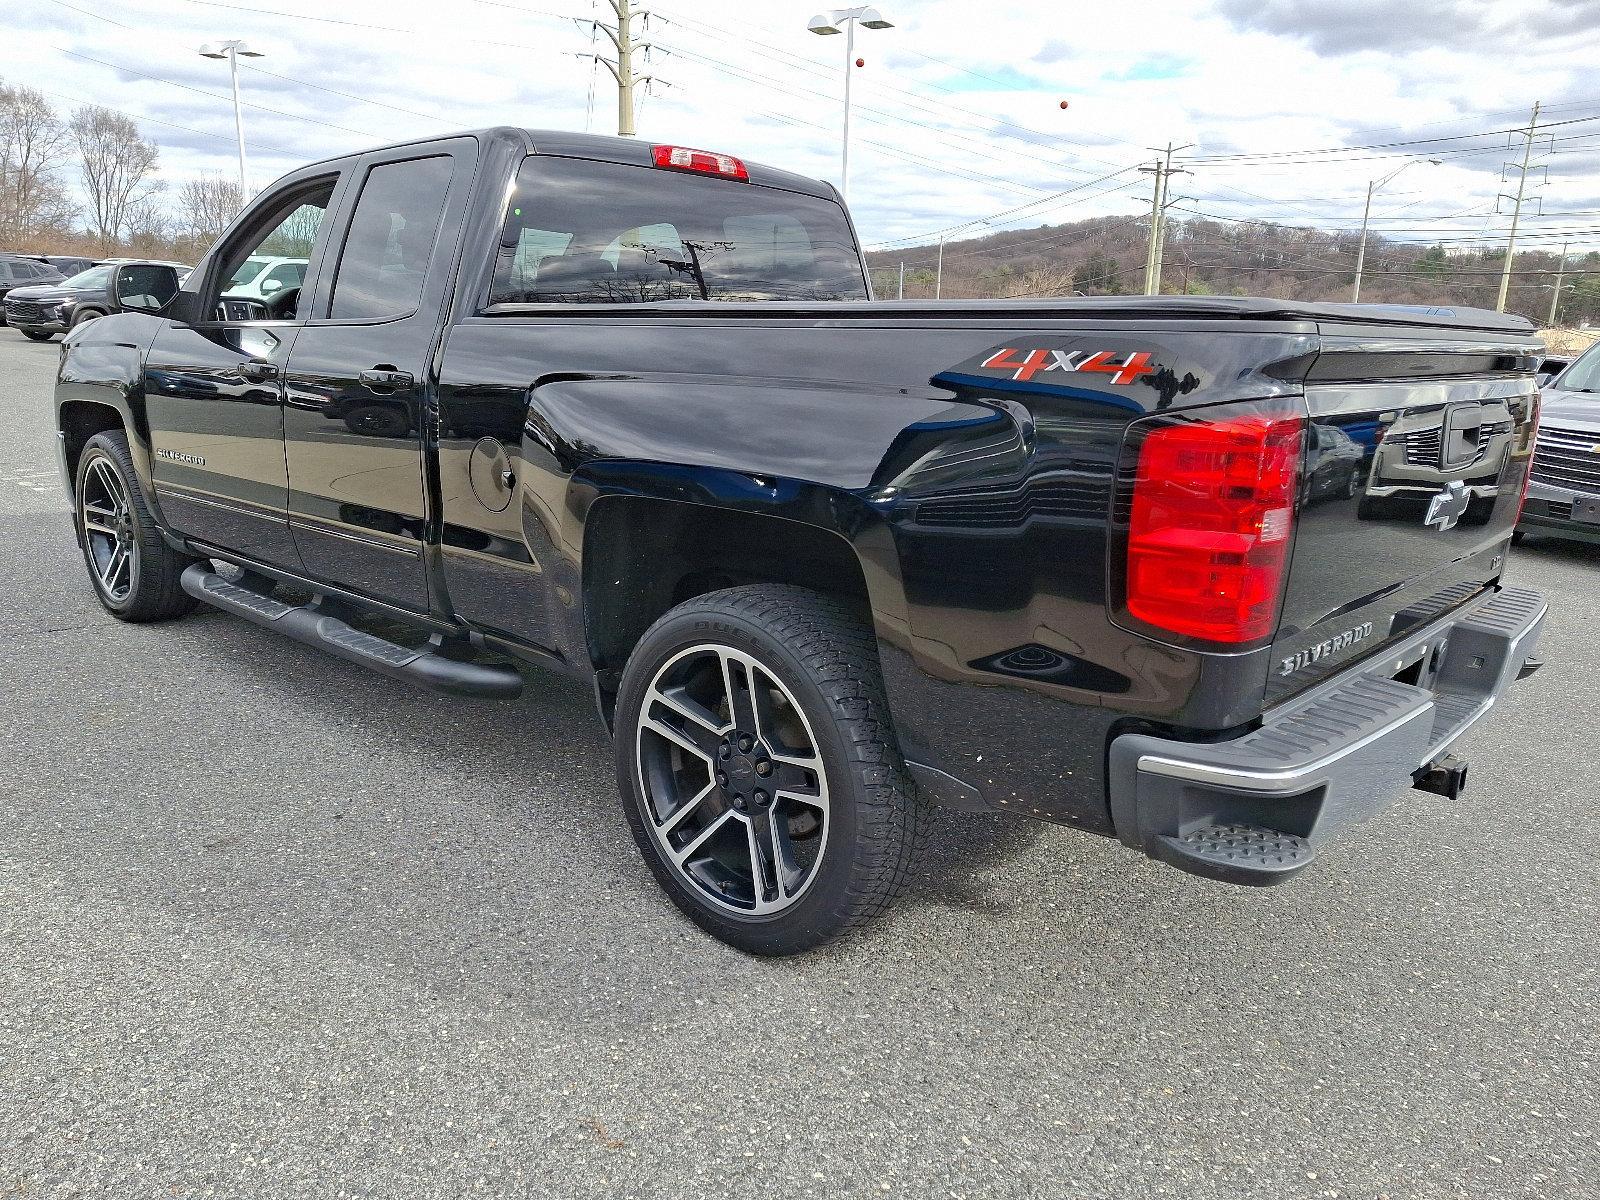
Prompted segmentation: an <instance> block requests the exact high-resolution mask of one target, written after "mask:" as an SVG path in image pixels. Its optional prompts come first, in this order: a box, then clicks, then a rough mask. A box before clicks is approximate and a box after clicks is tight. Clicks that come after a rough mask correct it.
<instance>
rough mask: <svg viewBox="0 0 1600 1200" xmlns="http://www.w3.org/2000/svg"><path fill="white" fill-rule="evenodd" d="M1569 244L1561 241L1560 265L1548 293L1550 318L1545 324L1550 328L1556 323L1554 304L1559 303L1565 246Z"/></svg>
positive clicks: (1564, 277)
mask: <svg viewBox="0 0 1600 1200" xmlns="http://www.w3.org/2000/svg"><path fill="white" fill-rule="evenodd" d="M1569 244H1570V243H1568V242H1562V243H1561V266H1560V267H1558V268H1557V269H1556V287H1555V291H1553V292H1551V293H1550V319H1549V320H1548V321H1546V322H1545V324H1546V325H1549V326H1551V327H1552V328H1554V326H1555V323H1556V305H1558V304H1560V303H1561V284H1562V281H1563V280H1565V279H1566V277H1567V246H1568V245H1569Z"/></svg>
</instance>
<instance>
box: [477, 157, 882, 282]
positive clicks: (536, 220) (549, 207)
mask: <svg viewBox="0 0 1600 1200" xmlns="http://www.w3.org/2000/svg"><path fill="white" fill-rule="evenodd" d="M509 210H510V211H509V212H508V213H507V215H506V226H505V230H504V233H503V235H502V239H501V243H500V244H501V252H500V256H499V258H498V260H497V262H496V264H495V275H494V285H493V289H492V291H491V294H490V300H491V302H508V301H509V302H513V303H516V302H523V303H526V302H530V301H533V302H539V301H542V302H546V303H550V302H555V303H565V304H619V303H635V304H637V303H650V302H654V301H661V300H789V301H818V300H864V299H866V297H867V285H866V280H865V278H864V276H863V274H862V270H861V257H860V254H859V253H858V252H857V250H856V244H855V238H854V236H853V235H852V234H851V232H850V225H849V222H848V221H847V220H846V219H845V215H844V209H843V208H841V207H840V206H839V205H838V204H836V203H835V202H834V201H832V200H826V199H822V198H820V197H816V196H806V195H802V194H800V193H798V192H791V191H786V190H783V189H780V188H775V187H763V186H760V185H756V184H749V183H742V182H737V183H736V182H729V181H727V180H722V179H712V178H708V177H706V176H704V175H691V174H688V173H685V172H674V171H658V170H652V169H651V168H648V167H637V166H623V165H621V164H618V163H606V162H589V161H586V160H583V159H575V158H557V157H554V156H544V157H541V156H534V157H530V158H528V159H525V160H524V162H523V165H522V170H521V171H520V173H519V174H518V176H517V187H516V191H515V192H514V193H513V195H512V198H511V203H510V205H509Z"/></svg>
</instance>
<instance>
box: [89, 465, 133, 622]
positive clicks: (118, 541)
mask: <svg viewBox="0 0 1600 1200" xmlns="http://www.w3.org/2000/svg"><path fill="white" fill-rule="evenodd" d="M78 511H79V520H80V521H81V522H82V523H83V540H84V545H85V547H86V548H87V549H88V552H89V562H90V565H91V567H92V568H93V569H94V574H95V580H96V581H97V582H98V583H99V585H100V590H101V592H103V593H104V594H105V596H106V598H107V599H108V600H110V601H111V602H112V603H113V604H120V603H122V602H123V601H124V600H126V599H127V598H128V595H129V593H131V592H132V591H133V585H134V582H135V577H136V575H137V573H138V570H139V536H138V531H137V530H136V529H135V527H134V523H133V511H132V506H131V505H130V504H129V502H128V489H127V486H126V485H125V484H124V483H123V482H122V478H121V476H119V475H118V474H117V472H116V470H115V469H114V468H113V467H112V465H111V463H110V461H109V460H107V459H104V458H96V459H94V460H93V461H92V462H91V463H90V464H89V469H88V470H87V471H85V472H84V476H83V487H82V489H81V494H80V496H79V499H78Z"/></svg>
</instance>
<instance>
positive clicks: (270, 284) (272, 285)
mask: <svg viewBox="0 0 1600 1200" xmlns="http://www.w3.org/2000/svg"><path fill="white" fill-rule="evenodd" d="M282 289H283V280H281V279H269V280H267V281H266V282H265V283H263V284H262V285H261V291H262V294H263V295H265V294H266V293H268V292H277V291H281V290H282Z"/></svg>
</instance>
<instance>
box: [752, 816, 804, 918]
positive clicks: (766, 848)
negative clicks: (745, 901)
mask: <svg viewBox="0 0 1600 1200" xmlns="http://www.w3.org/2000/svg"><path fill="white" fill-rule="evenodd" d="M781 824H782V822H780V821H777V820H774V819H773V815H772V813H771V812H770V811H768V812H763V813H759V814H757V815H756V816H755V817H754V818H753V819H752V820H751V821H750V822H749V826H750V834H749V843H750V864H751V867H752V869H753V872H754V873H753V878H754V880H755V891H754V893H753V894H754V896H755V907H756V911H757V912H760V911H762V910H763V909H765V908H775V907H779V906H781V905H782V904H783V903H784V902H785V901H786V900H788V898H789V897H790V895H792V894H793V892H794V888H795V884H797V883H798V882H799V881H800V870H799V868H798V867H797V866H796V865H795V863H794V855H793V854H792V853H791V852H790V850H789V848H788V847H787V845H786V844H785V843H786V841H787V838H786V835H785V834H784V833H782V832H780V830H779V827H780V825H781ZM769 891H770V892H772V893H773V894H772V899H771V900H768V899H767V894H768V892H769Z"/></svg>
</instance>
